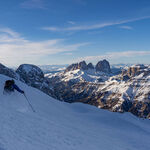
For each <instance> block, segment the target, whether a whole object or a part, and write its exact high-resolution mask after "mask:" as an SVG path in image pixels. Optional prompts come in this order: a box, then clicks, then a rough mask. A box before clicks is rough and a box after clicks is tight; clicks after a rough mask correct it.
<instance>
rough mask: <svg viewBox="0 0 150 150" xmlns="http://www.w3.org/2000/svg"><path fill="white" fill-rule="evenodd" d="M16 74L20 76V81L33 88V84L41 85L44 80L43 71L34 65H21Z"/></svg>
mask: <svg viewBox="0 0 150 150" xmlns="http://www.w3.org/2000/svg"><path fill="white" fill-rule="evenodd" d="M16 72H17V73H18V74H19V75H20V80H21V81H23V82H25V83H27V84H28V85H32V86H35V84H41V83H42V82H43V80H44V73H43V71H42V70H41V69H40V68H39V67H37V66H35V65H31V64H22V65H20V66H19V68H18V69H17V70H16Z"/></svg>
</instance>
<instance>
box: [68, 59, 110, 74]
mask: <svg viewBox="0 0 150 150" xmlns="http://www.w3.org/2000/svg"><path fill="white" fill-rule="evenodd" d="M77 69H80V70H88V69H95V70H96V71H97V72H98V71H99V72H104V73H111V69H110V64H109V62H108V61H107V60H102V61H99V62H98V63H97V64H96V66H95V67H94V66H93V64H92V63H89V64H88V65H87V64H86V62H85V61H82V62H79V63H76V64H72V65H70V66H68V67H67V69H66V70H65V72H68V71H73V70H77Z"/></svg>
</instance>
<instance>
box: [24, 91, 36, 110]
mask: <svg viewBox="0 0 150 150" xmlns="http://www.w3.org/2000/svg"><path fill="white" fill-rule="evenodd" d="M23 95H24V97H25V98H26V100H27V102H28V104H29V106H30V107H31V109H32V111H33V112H35V110H34V108H33V106H32V105H31V103H30V102H29V100H28V98H27V96H26V95H25V93H24V94H23Z"/></svg>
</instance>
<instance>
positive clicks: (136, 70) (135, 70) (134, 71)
mask: <svg viewBox="0 0 150 150" xmlns="http://www.w3.org/2000/svg"><path fill="white" fill-rule="evenodd" d="M141 73H143V74H144V75H145V76H146V75H148V74H150V68H149V67H148V66H145V65H134V66H131V67H129V68H128V70H123V71H122V76H125V75H127V76H129V77H134V76H137V75H139V74H141Z"/></svg>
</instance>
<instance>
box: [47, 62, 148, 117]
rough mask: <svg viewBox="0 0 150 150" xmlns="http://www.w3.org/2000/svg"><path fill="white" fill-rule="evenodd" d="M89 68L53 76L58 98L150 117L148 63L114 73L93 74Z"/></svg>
mask: <svg viewBox="0 0 150 150" xmlns="http://www.w3.org/2000/svg"><path fill="white" fill-rule="evenodd" d="M87 71H88V70H83V69H76V70H73V71H72V70H71V71H67V72H64V73H59V74H55V75H54V76H51V77H50V78H49V80H50V81H51V85H52V86H53V89H54V93H55V95H56V98H57V99H60V100H63V101H66V102H83V103H88V104H91V105H95V106H97V107H99V108H103V109H108V110H111V111H115V112H131V113H133V114H134V115H136V116H139V117H144V118H150V92H149V88H150V66H149V65H134V66H131V67H129V68H128V69H127V68H125V70H123V71H122V73H121V74H119V75H115V76H112V75H111V74H106V73H102V72H100V73H102V74H97V75H98V76H93V75H94V74H92V75H89V74H88V73H87ZM99 78H102V80H98V79H99ZM58 91H59V92H58Z"/></svg>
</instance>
